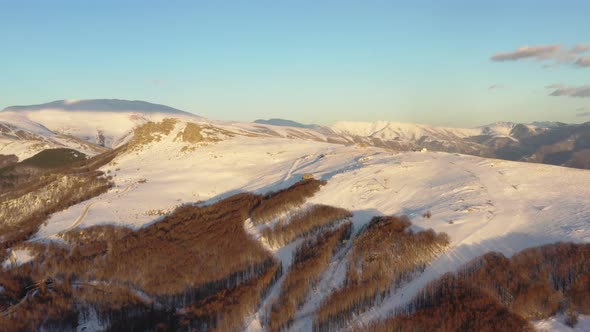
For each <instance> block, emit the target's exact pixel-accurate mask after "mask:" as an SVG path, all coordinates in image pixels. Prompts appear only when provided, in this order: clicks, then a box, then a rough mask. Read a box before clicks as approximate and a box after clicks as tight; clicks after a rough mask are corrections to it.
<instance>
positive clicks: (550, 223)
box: [37, 122, 590, 330]
mask: <svg viewBox="0 0 590 332" xmlns="http://www.w3.org/2000/svg"><path fill="white" fill-rule="evenodd" d="M211 123H214V122H211ZM223 126H224V127H223V128H224V129H227V130H233V131H235V132H241V133H243V134H244V135H245V133H251V132H252V131H251V130H253V129H256V128H255V127H254V126H255V125H253V124H237V123H232V124H227V123H225V124H223ZM256 126H258V125H256ZM271 127H273V126H265V128H271ZM182 128H183V125H182V123H179V124H177V126H176V128H175V130H173V131H172V132H171V133H170V134H169V135H168V136H166V137H163V138H162V140H161V141H160V142H153V143H150V144H148V145H145V146H143V147H142V148H141V149H139V150H137V151H132V152H127V153H125V154H123V155H120V156H118V157H117V158H115V160H114V161H113V162H112V163H111V164H109V165H106V166H104V167H103V168H102V170H103V171H105V172H107V171H111V173H110V175H113V176H114V177H113V180H114V182H115V184H116V186H115V188H113V189H112V190H111V191H109V192H108V193H106V194H103V195H101V196H99V197H96V198H94V199H92V200H89V201H86V202H82V203H80V204H77V205H75V206H72V207H70V208H69V209H67V210H64V211H62V212H58V213H55V214H53V215H52V217H51V218H50V219H49V220H48V222H47V223H46V225H45V226H43V227H42V228H41V230H40V232H39V233H38V235H37V239H43V238H47V237H52V236H54V235H55V234H57V233H59V232H60V231H63V230H68V229H73V228H76V227H89V226H92V225H100V224H118V225H125V226H129V227H133V228H139V227H143V226H145V225H148V224H150V223H152V222H154V220H157V219H158V218H160V216H158V215H154V214H153V213H150V211H154V210H163V211H171V210H172V209H174V207H176V206H178V205H180V204H183V203H191V202H198V201H201V202H212V201H214V200H218V199H220V198H223V197H227V196H229V195H232V194H235V193H238V192H241V191H253V192H257V193H264V192H267V191H269V190H278V189H281V188H285V187H288V186H290V185H292V184H293V183H295V182H296V181H298V180H299V179H301V177H302V175H303V174H306V173H310V174H313V175H314V176H315V177H316V178H318V179H324V180H327V181H328V183H327V185H325V186H324V187H322V189H321V190H320V191H319V193H317V194H316V195H315V196H314V197H312V198H311V199H310V200H309V202H308V203H309V204H328V205H333V206H336V207H342V208H346V209H349V210H350V211H352V212H353V214H354V217H353V220H352V221H353V225H354V231H355V232H357V231H358V230H359V229H361V228H362V227H363V226H364V225H365V224H366V223H367V222H368V221H369V220H370V218H371V217H373V216H375V215H385V214H398V215H400V214H407V215H408V216H409V217H410V218H411V219H412V222H413V224H414V226H413V227H414V229H416V230H419V229H427V228H433V229H434V230H436V231H437V232H446V233H447V234H449V236H450V238H451V241H452V244H451V246H450V248H449V249H448V251H447V252H446V253H445V254H443V255H442V256H441V257H440V258H439V259H437V260H436V261H435V262H434V263H433V264H432V265H431V266H429V267H428V268H427V269H426V271H425V272H424V273H423V274H422V275H420V276H419V277H418V278H416V279H414V280H413V281H411V282H409V283H407V284H406V285H404V286H402V287H401V288H400V289H398V290H396V291H395V292H393V294H392V295H391V296H390V297H388V298H386V299H385V300H384V302H383V303H382V305H380V306H379V307H377V308H374V309H373V310H370V311H368V312H366V313H364V314H361V315H359V316H358V317H356V318H355V321H354V323H355V324H365V323H367V322H370V321H371V320H375V319H379V318H383V317H386V316H387V315H389V314H390V313H391V311H392V310H394V309H396V308H399V307H400V306H403V305H404V304H405V303H407V301H409V300H411V298H412V297H413V295H414V294H416V292H417V291H418V290H419V289H420V288H421V287H423V286H424V285H425V284H427V283H428V282H430V281H432V280H434V279H435V278H437V277H439V276H441V275H442V274H444V273H446V272H449V271H453V270H455V269H457V268H458V267H459V266H461V265H463V264H465V263H466V262H468V261H469V260H471V259H473V258H475V257H477V256H479V255H482V254H484V253H486V252H488V251H492V250H493V251H498V252H501V253H503V254H505V255H508V256H510V255H512V254H514V253H516V252H518V251H520V250H522V249H525V248H528V247H533V246H539V245H543V244H548V243H553V242H557V241H572V242H590V204H588V197H590V172H588V171H586V170H578V169H569V168H562V167H556V166H549V165H540V164H531V163H519V162H509V161H501V160H494V159H484V158H479V157H473V156H466V155H459V154H448V153H436V152H422V153H420V152H404V153H396V152H392V151H388V150H383V149H379V148H373V147H360V146H355V145H350V146H344V145H338V144H330V143H325V142H319V141H315V140H312V139H299V138H292V139H288V138H285V137H284V136H283V134H287V132H286V131H284V130H286V128H285V127H282V129H276V131H277V132H278V133H279V134H278V135H263V134H261V135H249V136H244V135H239V134H238V135H235V136H234V137H231V138H225V139H224V140H222V141H220V142H206V143H198V144H197V145H196V146H195V149H194V150H189V151H188V152H187V151H183V150H182V148H183V147H184V146H185V145H186V143H182V142H178V141H175V140H174V138H175V137H176V134H177V133H178V132H179V131H180V130H182ZM272 130H273V131H274V130H275V128H272ZM281 130H283V131H281ZM302 131H303V130H302ZM141 179H146V180H147V181H146V182H145V183H140V182H139V180H141ZM426 211H431V213H432V217H431V218H429V219H426V218H423V217H422V215H423V213H424V212H426ZM245 228H246V229H247V230H248V232H250V234H252V236H253V237H254V238H259V233H257V232H259V230H258V229H256V228H255V227H253V226H252V225H251V223H248V222H246V223H245ZM263 244H264V243H263ZM349 245H350V244H349ZM293 248H294V244H291V245H288V246H286V247H283V248H270V247H268V246H267V250H269V251H270V252H272V253H273V254H275V255H276V256H277V257H278V258H279V259H281V261H282V262H283V265H284V266H285V267H286V266H288V265H289V264H290V259H291V254H292V250H293ZM346 250H347V249H346V248H345V249H343V250H342V251H341V252H340V253H338V254H337V255H336V259H335V260H334V261H333V262H332V263H331V265H330V267H329V268H328V270H327V271H326V272H325V273H324V275H323V277H322V280H321V281H320V283H319V286H318V287H317V289H315V290H314V291H313V292H312V294H311V296H310V298H309V299H308V301H307V302H306V303H305V304H304V306H303V308H302V309H301V310H300V312H298V314H297V317H298V319H297V320H296V321H295V325H294V327H293V330H298V329H304V330H306V329H309V327H310V326H311V319H312V314H311V313H312V312H313V310H314V309H315V308H317V306H318V305H319V303H320V302H321V300H322V299H323V298H324V297H325V296H326V295H327V294H329V293H330V292H331V291H332V290H334V289H335V288H336V287H339V286H340V285H341V283H342V280H343V278H344V272H345V268H346V264H345V262H346V255H345V254H346ZM279 285H280V283H277V285H275V288H273V290H272V291H271V292H270V293H271V295H269V297H268V298H267V299H266V300H265V303H266V304H265V306H266V305H268V303H270V302H269V299H270V298H271V297H272V296H276V295H277V292H278V289H279ZM263 315H264V310H262V311H259V312H258V313H256V314H255V315H254V316H252V317H251V319H250V320H249V321H248V326H249V329H251V330H259V329H260V326H261V322H260V319H261V318H262V317H263ZM545 323H546V324H550V322H545ZM545 323H543V324H545ZM539 324H540V323H539ZM551 324H552V323H551ZM582 326H583V325H582Z"/></svg>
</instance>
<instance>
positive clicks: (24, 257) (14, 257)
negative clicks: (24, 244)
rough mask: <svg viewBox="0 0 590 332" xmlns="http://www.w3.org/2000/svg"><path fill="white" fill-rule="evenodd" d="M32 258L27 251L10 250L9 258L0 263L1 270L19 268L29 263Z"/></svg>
mask: <svg viewBox="0 0 590 332" xmlns="http://www.w3.org/2000/svg"><path fill="white" fill-rule="evenodd" d="M33 258H34V256H33V255H32V254H31V252H30V251H29V250H28V249H14V250H10V255H9V257H8V258H7V259H6V260H5V261H4V262H3V263H2V267H3V268H8V267H15V266H20V265H22V264H25V263H28V262H30V261H31V260H32V259H33Z"/></svg>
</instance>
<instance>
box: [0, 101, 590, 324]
mask: <svg viewBox="0 0 590 332" xmlns="http://www.w3.org/2000/svg"><path fill="white" fill-rule="evenodd" d="M137 103H138V102H132V104H133V105H138V104H137ZM65 104H67V105H68V107H67V108H65V107H64V108H59V107H58V106H59V105H65ZM98 104H107V105H108V106H104V107H102V106H101V107H99V106H93V108H92V109H88V108H84V107H89V106H87V105H98ZM48 105H50V106H35V107H32V108H30V107H29V108H27V107H21V108H17V109H15V108H8V109H6V110H4V111H2V112H0V126H1V127H0V128H3V129H2V136H0V138H1V140H0V144H1V145H0V163H2V165H1V166H0V264H1V272H2V273H0V286H1V287H0V326H2V329H3V330H5V331H28V330H43V331H74V330H76V331H193V330H199V331H201V330H202V331H215V330H217V331H342V330H356V331H358V330H361V331H392V330H401V331H431V330H437V329H439V330H442V331H458V330H467V331H480V330H488V331H489V330H494V331H533V330H535V329H537V330H544V329H545V330H547V329H548V330H551V331H569V330H568V329H569V327H568V326H576V327H577V328H578V329H581V330H585V329H588V328H589V327H590V302H588V299H589V298H590V286H589V285H590V283H589V282H588V281H589V280H590V260H588V259H587V257H590V224H589V222H590V204H588V197H590V172H588V171H587V170H584V169H574V168H572V167H576V166H585V165H587V164H578V163H577V162H580V161H583V160H584V158H583V157H584V153H586V152H585V151H587V150H588V149H589V147H588V142H589V139H588V136H587V133H588V124H580V125H568V124H561V123H531V124H514V123H506V122H498V123H495V124H491V125H488V126H483V127H479V128H466V129H460V128H441V127H435V126H427V125H419V124H407V123H395V122H371V123H369V122H367V123H362V122H338V123H336V124H334V125H332V126H320V125H300V124H297V123H294V122H292V121H288V120H277V119H271V120H269V121H266V122H264V121H257V122H254V123H245V122H228V121H217V120H212V119H206V118H203V117H200V116H196V115H193V114H190V113H186V112H181V111H176V110H173V109H172V110H171V109H170V108H167V107H161V106H159V105H154V104H150V105H147V106H146V107H147V108H148V109H149V111H145V112H143V111H141V109H137V108H133V109H129V108H130V107H131V106H128V105H129V104H128V103H127V102H121V101H116V100H115V101H113V100H108V101H104V100H102V101H101V100H94V101H85V102H74V101H69V102H65V101H60V102H57V103H50V104H48ZM56 105H57V106H56ZM71 105H74V106H71ZM75 105H78V106H75ZM141 105H145V104H143V102H142V103H141ZM82 106H84V107H82ZM469 154H472V155H469ZM499 156H503V157H504V158H505V159H515V160H518V161H526V162H514V161H510V160H501V159H497V158H498V157H499ZM490 157H492V158H490ZM574 161H575V162H574ZM548 162H552V163H553V164H558V165H563V166H572V167H555V166H553V165H544V164H542V163H548ZM580 168H583V167H580ZM23 317H26V319H23ZM576 324H577V325H576ZM441 326H442V328H441Z"/></svg>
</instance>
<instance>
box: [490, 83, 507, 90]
mask: <svg viewBox="0 0 590 332" xmlns="http://www.w3.org/2000/svg"><path fill="white" fill-rule="evenodd" d="M504 88H505V86H504V84H492V85H490V86H489V87H488V90H489V91H492V90H498V89H504Z"/></svg>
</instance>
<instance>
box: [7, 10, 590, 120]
mask: <svg viewBox="0 0 590 332" xmlns="http://www.w3.org/2000/svg"><path fill="white" fill-rule="evenodd" d="M588 13H590V2H589V1H586V0H579V1H568V0H562V1H554V0H553V1H544V0H536V1H524V0H522V1H515V0H510V1H485V2H484V1H454V0H445V1H439V0H432V1H420V0H418V1H393V0H392V1H382V0H379V1H377V0H358V1H348V0H339V1H332V0H321V1H318V0H299V1H289V0H283V1H279V0H268V1H258V0H250V1H237V0H236V1H225V0H217V1H205V0H203V1H198V0H195V1H175V0H168V1H149V0H144V1H108V0H104V1H90V0H84V1H83V0H77V1H59V0H55V1H45V0H39V1H28V0H19V1H13V0H10V1H9V0H0V109H1V108H4V107H7V106H11V105H28V104H40V103H45V102H49V101H53V100H60V99H94V98H119V99H130V100H145V101H149V102H154V103H160V104H165V105H168V106H172V107H176V108H179V109H182V110H186V111H189V112H193V113H195V114H199V115H203V116H206V117H209V118H213V119H219V120H236V121H253V120H255V119H260V118H264V119H266V118H286V119H292V120H295V121H299V122H304V123H318V124H331V123H334V122H336V121H339V120H352V121H376V120H388V121H400V122H418V123H426V124H433V125H441V126H454V127H473V126H479V125H483V124H487V123H492V122H495V121H514V122H531V121H537V120H543V121H562V122H568V123H579V122H586V121H590V19H588Z"/></svg>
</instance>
